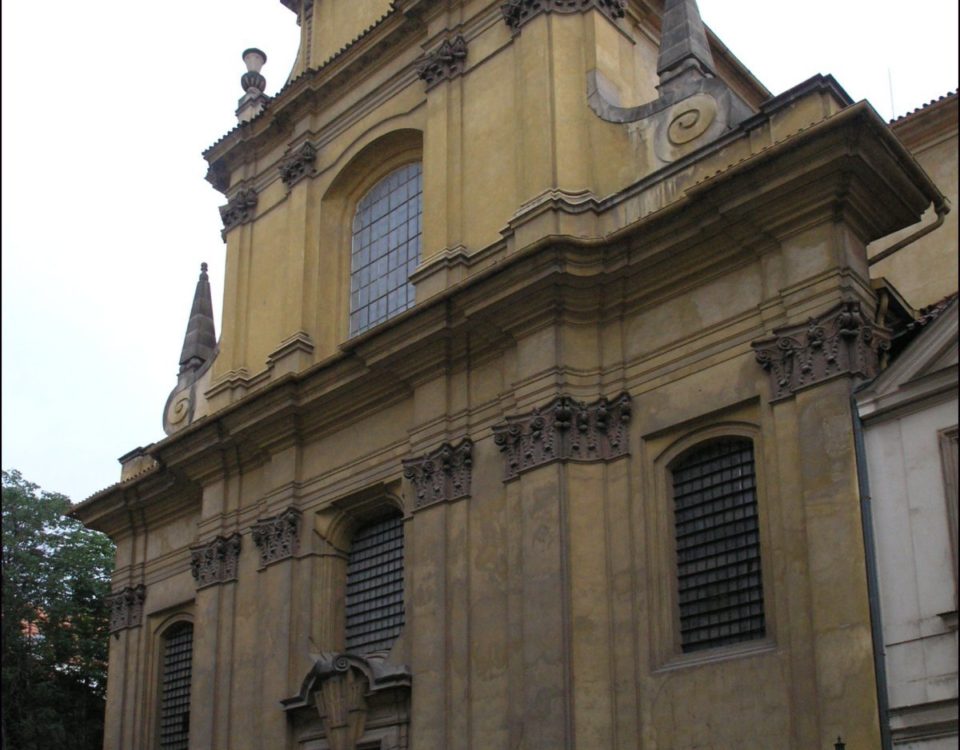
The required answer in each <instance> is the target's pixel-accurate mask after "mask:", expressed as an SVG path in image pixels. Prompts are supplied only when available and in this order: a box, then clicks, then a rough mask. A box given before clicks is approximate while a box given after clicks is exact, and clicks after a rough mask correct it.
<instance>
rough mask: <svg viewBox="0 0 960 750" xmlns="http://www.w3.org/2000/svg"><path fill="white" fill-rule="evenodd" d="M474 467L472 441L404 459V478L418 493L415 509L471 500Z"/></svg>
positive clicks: (448, 444) (448, 445)
mask: <svg viewBox="0 0 960 750" xmlns="http://www.w3.org/2000/svg"><path fill="white" fill-rule="evenodd" d="M472 467H473V443H472V442H471V441H470V439H469V438H464V439H463V440H461V441H460V444H459V445H457V446H456V447H454V446H453V445H451V444H450V443H444V444H443V445H441V446H440V447H439V448H437V449H436V450H435V451H432V452H431V453H428V454H427V455H425V456H421V457H419V458H409V459H405V460H404V462H403V475H404V476H405V477H406V478H407V479H409V480H410V483H411V484H412V485H413V488H414V491H415V492H416V500H415V501H414V508H415V509H419V508H424V507H426V506H428V505H432V504H433V503H442V502H449V501H451V500H459V499H460V498H464V497H469V496H470V479H471V473H472Z"/></svg>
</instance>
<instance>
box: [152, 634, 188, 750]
mask: <svg viewBox="0 0 960 750" xmlns="http://www.w3.org/2000/svg"><path fill="white" fill-rule="evenodd" d="M192 658H193V626H192V625H187V624H183V625H175V626H174V627H173V628H172V629H171V630H170V631H168V633H167V634H166V635H165V636H164V638H163V672H162V679H161V681H160V687H161V695H160V750H187V746H188V744H189V741H190V734H189V733H190V671H191V660H192Z"/></svg>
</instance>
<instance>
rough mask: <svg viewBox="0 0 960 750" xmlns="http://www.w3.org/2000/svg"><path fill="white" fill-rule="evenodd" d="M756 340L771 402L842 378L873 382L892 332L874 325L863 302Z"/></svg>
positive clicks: (834, 310)
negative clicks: (831, 379) (832, 379)
mask: <svg viewBox="0 0 960 750" xmlns="http://www.w3.org/2000/svg"><path fill="white" fill-rule="evenodd" d="M773 334H774V335H773V336H770V337H769V338H765V339H760V340H758V341H754V342H753V343H752V344H751V346H752V347H753V349H754V351H755V353H756V357H757V362H758V363H759V364H760V366H761V367H762V368H763V369H764V370H766V371H767V373H768V374H769V376H770V394H771V397H770V400H771V401H777V400H779V399H782V398H788V397H790V396H792V395H793V394H794V393H796V392H797V391H799V390H801V389H802V388H807V387H809V386H811V385H815V384H817V383H821V382H823V381H825V380H829V379H830V378H833V377H836V376H838V375H856V376H860V377H862V378H867V379H869V378H873V377H875V376H876V375H877V374H878V373H879V372H880V362H881V359H882V356H883V352H885V351H887V350H888V349H889V348H890V332H889V331H888V330H886V329H885V328H880V327H878V326H875V325H873V324H872V323H870V321H869V319H868V318H867V317H866V316H864V314H863V311H862V309H861V307H860V303H859V302H842V303H840V304H839V305H837V306H836V307H834V308H832V309H830V310H828V311H827V312H826V313H824V314H823V315H821V316H819V317H817V318H810V319H809V320H808V321H807V322H806V323H801V324H798V325H794V326H786V327H784V328H778V329H775V330H774V332H773Z"/></svg>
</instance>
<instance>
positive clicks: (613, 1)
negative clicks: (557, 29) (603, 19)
mask: <svg viewBox="0 0 960 750" xmlns="http://www.w3.org/2000/svg"><path fill="white" fill-rule="evenodd" d="M591 8H596V9H597V10H599V11H600V12H601V13H603V14H604V15H605V16H607V17H608V18H610V19H611V20H613V19H616V18H623V16H624V15H625V13H626V8H627V3H626V0H507V2H505V3H504V4H503V5H501V6H500V12H501V13H502V14H503V20H504V21H506V22H507V26H509V27H510V29H511V30H512V31H513V33H514V34H518V33H520V27H521V26H523V25H524V24H525V23H526V22H527V21H529V20H530V19H531V18H533V17H535V16H538V15H540V14H541V13H582V12H583V11H586V10H590V9H591Z"/></svg>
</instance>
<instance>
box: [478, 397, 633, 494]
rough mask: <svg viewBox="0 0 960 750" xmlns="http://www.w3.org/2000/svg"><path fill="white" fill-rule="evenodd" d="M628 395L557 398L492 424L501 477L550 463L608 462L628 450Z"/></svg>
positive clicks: (629, 414)
mask: <svg viewBox="0 0 960 750" xmlns="http://www.w3.org/2000/svg"><path fill="white" fill-rule="evenodd" d="M630 416H631V406H630V395H629V394H627V393H622V394H621V395H620V396H618V397H617V398H616V399H613V400H610V399H608V398H606V397H601V398H600V399H599V400H597V401H595V402H593V403H592V404H590V405H587V404H586V403H584V402H582V401H575V400H574V399H573V398H571V397H570V396H558V397H557V398H555V399H554V400H553V401H551V402H550V403H549V404H548V405H547V406H545V407H543V408H536V409H534V410H533V411H532V412H531V413H530V414H529V415H526V416H522V417H507V422H506V424H502V425H497V426H495V427H494V428H493V439H494V442H495V443H496V444H497V445H498V446H500V452H501V453H502V454H503V481H505V482H506V481H508V480H510V479H514V478H515V477H517V476H518V475H520V474H522V473H523V472H524V471H527V470H528V469H533V468H536V467H537V466H542V465H543V464H547V463H550V462H551V461H608V460H610V459H613V458H619V457H620V456H624V455H626V454H627V453H629V445H628V440H627V438H628V425H629V423H630Z"/></svg>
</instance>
